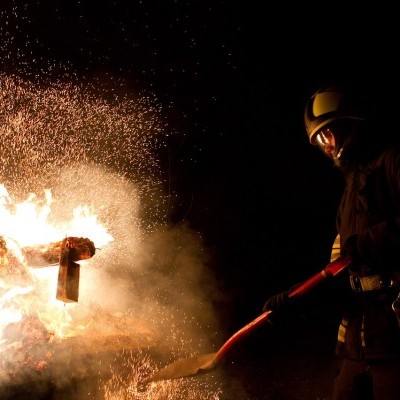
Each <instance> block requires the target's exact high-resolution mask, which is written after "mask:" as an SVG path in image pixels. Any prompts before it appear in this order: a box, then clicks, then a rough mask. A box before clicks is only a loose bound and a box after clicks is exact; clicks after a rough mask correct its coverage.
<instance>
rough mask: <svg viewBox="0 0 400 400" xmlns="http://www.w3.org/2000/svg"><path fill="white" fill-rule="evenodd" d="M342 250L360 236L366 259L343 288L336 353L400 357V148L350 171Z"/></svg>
mask: <svg viewBox="0 0 400 400" xmlns="http://www.w3.org/2000/svg"><path fill="white" fill-rule="evenodd" d="M337 229H338V233H339V236H338V237H340V247H341V254H343V253H344V250H343V249H344V248H345V247H346V243H348V242H349V241H351V240H352V239H354V242H355V245H356V247H357V249H358V251H359V254H360V258H359V260H355V262H354V264H352V266H351V268H350V270H349V272H348V273H349V279H348V280H346V283H345V285H347V286H346V287H344V288H343V292H342V294H343V298H345V301H343V303H342V304H343V307H344V310H343V320H342V322H341V324H340V327H339V332H338V341H337V347H336V353H337V354H338V355H339V356H342V357H346V358H351V359H367V360H372V359H386V358H400V328H399V319H398V316H396V314H395V312H394V311H393V309H392V303H393V301H394V300H395V299H396V297H397V296H398V294H399V290H400V289H399V288H400V278H399V277H400V149H399V147H398V146H390V147H388V148H386V149H385V150H383V152H381V153H380V154H379V155H378V156H376V157H375V158H374V159H373V160H372V161H370V162H368V163H367V164H365V165H364V166H362V167H357V168H352V169H350V170H348V171H346V173H345V189H344V191H343V195H342V198H341V202H340V206H339V209H338V214H337Z"/></svg>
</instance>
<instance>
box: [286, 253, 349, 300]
mask: <svg viewBox="0 0 400 400" xmlns="http://www.w3.org/2000/svg"><path fill="white" fill-rule="evenodd" d="M350 262H351V258H350V257H339V258H337V259H336V260H334V261H332V262H331V263H329V264H328V265H327V266H326V267H325V268H324V269H323V270H322V271H320V272H318V273H317V274H315V275H314V276H312V277H311V278H309V279H307V280H306V281H305V282H304V283H303V284H301V285H300V286H299V287H297V288H296V289H294V290H293V291H292V292H290V293H289V297H294V296H299V295H302V294H304V293H306V292H308V291H309V290H310V289H312V288H313V287H315V286H317V285H318V284H319V283H320V282H322V281H324V280H325V279H327V278H330V277H334V276H336V275H337V274H339V273H340V272H341V271H343V270H344V269H345V268H347V267H348V266H349V265H350Z"/></svg>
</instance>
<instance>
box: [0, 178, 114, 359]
mask: <svg viewBox="0 0 400 400" xmlns="http://www.w3.org/2000/svg"><path fill="white" fill-rule="evenodd" d="M54 202H55V200H54V199H53V196H52V193H51V190H47V189H46V190H44V194H43V196H41V197H40V196H37V195H35V194H29V196H28V197H27V198H26V199H25V200H23V201H22V202H19V203H17V202H15V201H14V200H13V198H12V196H11V195H10V194H9V192H8V191H7V189H6V187H5V186H4V185H3V184H0V238H1V242H0V256H1V258H0V352H2V351H4V350H5V349H9V348H10V347H12V346H15V343H13V340H14V339H16V338H15V337H13V335H12V334H11V333H10V326H13V325H15V324H18V323H22V322H23V319H24V318H26V317H27V316H28V317H31V316H35V318H36V319H37V321H40V323H41V324H43V326H44V328H45V330H46V331H47V332H49V334H50V336H49V337H48V338H47V337H46V339H49V340H50V339H51V340H54V339H58V338H65V337H68V336H73V335H76V334H77V333H78V332H81V331H82V330H83V329H85V326H84V325H82V324H79V323H78V324H75V323H73V321H72V316H71V309H70V308H68V309H67V307H66V305H65V304H64V303H63V302H61V301H58V300H56V296H55V290H56V288H57V275H58V264H56V263H54V265H53V266H49V265H45V264H44V265H43V266H41V267H39V268H38V266H37V265H36V266H35V267H33V266H31V265H29V260H28V259H27V257H25V255H24V248H27V247H32V246H37V245H46V244H48V243H54V242H58V241H61V240H63V239H64V238H66V237H71V236H75V237H88V238H90V239H91V240H92V241H93V243H95V245H96V247H100V248H101V247H103V246H105V245H107V244H108V243H110V242H111V241H113V237H112V235H111V234H110V233H109V232H108V230H107V228H106V227H105V226H104V225H102V224H101V223H100V222H99V218H98V216H97V215H96V213H95V212H94V210H93V209H92V208H91V207H90V206H88V205H78V206H77V207H76V208H75V209H74V210H73V211H72V216H71V218H70V219H69V220H67V221H55V220H54V218H52V205H53V204H54ZM43 261H44V260H43ZM82 263H85V260H82ZM31 322H32V321H30V322H29V323H31ZM12 332H14V331H12ZM14 333H15V332H14ZM14 336H15V335H14Z"/></svg>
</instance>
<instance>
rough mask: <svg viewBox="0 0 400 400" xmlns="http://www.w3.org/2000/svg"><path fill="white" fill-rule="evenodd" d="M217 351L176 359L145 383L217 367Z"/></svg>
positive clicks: (175, 377) (198, 372)
mask: <svg viewBox="0 0 400 400" xmlns="http://www.w3.org/2000/svg"><path fill="white" fill-rule="evenodd" d="M216 355H217V353H209V354H202V355H198V356H195V357H191V358H186V359H182V360H178V361H175V362H173V363H171V364H169V365H167V366H166V367H164V368H162V369H160V370H159V371H157V372H156V373H155V374H154V375H153V376H152V377H151V378H149V379H147V380H146V382H145V383H150V382H154V381H160V380H165V379H177V378H184V377H188V376H192V375H198V374H201V373H203V372H208V371H209V370H212V369H214V368H215V366H216V364H217V361H218V360H217V358H216Z"/></svg>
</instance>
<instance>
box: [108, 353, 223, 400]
mask: <svg viewBox="0 0 400 400" xmlns="http://www.w3.org/2000/svg"><path fill="white" fill-rule="evenodd" d="M155 370H156V367H155V365H154V362H153V361H152V360H151V358H150V357H149V356H148V355H146V354H143V353H142V352H141V351H140V352H138V353H135V354H133V353H131V354H128V356H127V357H125V359H124V362H123V364H122V365H119V366H118V368H117V367H115V366H114V368H112V370H111V378H110V379H109V380H107V381H106V382H105V383H104V385H103V387H102V391H103V393H104V400H149V399H151V400H168V399H170V400H172V399H173V400H218V399H219V398H220V395H221V394H222V390H221V388H219V387H218V385H216V384H215V382H214V383H211V382H210V383H209V384H207V382H205V381H204V380H196V379H190V378H189V379H184V378H181V379H174V380H166V381H159V382H152V383H150V384H148V385H146V386H143V385H142V382H143V381H144V380H145V378H148V377H149V376H150V375H153V374H154V372H155Z"/></svg>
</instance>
